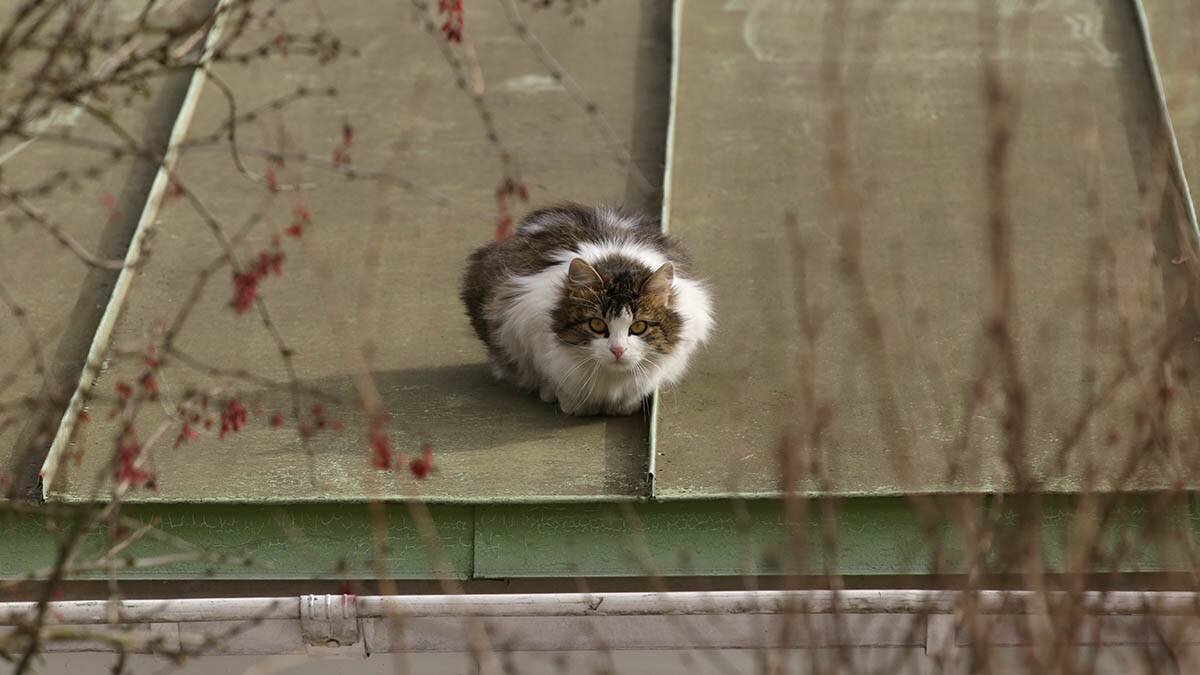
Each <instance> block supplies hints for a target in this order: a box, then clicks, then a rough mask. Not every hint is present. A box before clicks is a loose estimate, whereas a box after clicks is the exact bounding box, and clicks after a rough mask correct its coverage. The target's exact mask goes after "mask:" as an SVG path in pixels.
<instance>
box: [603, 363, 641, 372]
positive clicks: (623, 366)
mask: <svg viewBox="0 0 1200 675" xmlns="http://www.w3.org/2000/svg"><path fill="white" fill-rule="evenodd" d="M636 366H637V364H636V363H634V362H633V361H607V362H605V364H604V367H605V369H607V370H608V371H609V372H610V373H631V372H633V369H634V368H635V367H636Z"/></svg>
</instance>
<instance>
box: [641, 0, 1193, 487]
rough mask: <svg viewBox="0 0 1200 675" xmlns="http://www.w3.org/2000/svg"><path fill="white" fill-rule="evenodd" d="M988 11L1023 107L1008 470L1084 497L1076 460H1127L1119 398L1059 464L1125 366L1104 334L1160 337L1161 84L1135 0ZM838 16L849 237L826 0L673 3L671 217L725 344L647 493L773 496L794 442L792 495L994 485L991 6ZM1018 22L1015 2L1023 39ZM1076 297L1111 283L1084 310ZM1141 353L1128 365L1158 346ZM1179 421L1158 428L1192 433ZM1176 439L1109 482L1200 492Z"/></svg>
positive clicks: (1130, 428)
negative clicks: (834, 126) (1152, 169)
mask: <svg viewBox="0 0 1200 675" xmlns="http://www.w3.org/2000/svg"><path fill="white" fill-rule="evenodd" d="M999 4H1000V7H999V14H1000V21H1001V23H1000V26H1001V28H1000V34H1001V41H1000V44H1001V48H1000V49H999V50H998V52H997V55H998V57H999V63H1000V69H1001V74H1002V77H1003V78H1004V81H1005V82H1007V83H1009V84H1011V85H1012V89H1011V90H1010V92H1009V95H1011V96H1012V97H1013V99H1014V100H1015V101H1016V102H1017V104H1018V105H1019V115H1018V116H1015V117H1014V119H1015V125H1014V128H1013V130H1012V131H1013V135H1012V136H1011V139H1010V143H1009V145H1008V146H1007V147H1008V150H1009V155H1008V163H1007V197H1006V201H1005V203H1006V204H1007V205H1008V210H1009V217H1010V222H1011V224H1012V255H1011V256H1010V257H1009V258H1008V260H1010V261H1011V268H1012V285H1013V293H1014V297H1015V298H1016V303H1015V307H1014V310H1013V314H1012V324H1011V325H1012V326H1013V337H1014V342H1015V351H1016V354H1017V358H1018V360H1019V369H1020V373H1021V378H1022V381H1023V383H1024V385H1025V387H1026V389H1027V393H1028V401H1027V403H1028V410H1029V415H1028V416H1027V417H1026V418H1025V419H1026V421H1027V422H1028V424H1027V427H1026V428H1027V433H1028V435H1027V443H1025V444H1024V446H1023V447H1024V450H1025V453H1026V456H1025V468H1026V470H1027V471H1029V472H1030V474H1031V475H1034V476H1038V477H1040V478H1042V479H1043V480H1044V482H1043V485H1044V486H1045V487H1046V488H1047V489H1049V490H1054V491H1058V490H1062V491H1071V490H1076V489H1078V488H1079V487H1080V477H1081V476H1082V475H1084V474H1085V472H1086V471H1087V470H1089V469H1095V470H1096V476H1097V479H1096V480H1097V482H1096V483H1095V485H1096V486H1106V485H1111V481H1112V480H1113V477H1114V475H1116V474H1117V473H1118V472H1119V471H1120V468H1121V466H1122V462H1120V461H1116V460H1118V459H1123V458H1125V457H1126V456H1127V455H1129V453H1130V452H1131V451H1132V448H1133V444H1134V438H1135V436H1136V432H1135V414H1134V411H1135V408H1137V407H1138V406H1139V405H1140V402H1139V398H1140V397H1141V396H1143V388H1142V387H1143V385H1142V384H1141V383H1139V382H1138V381H1136V380H1132V381H1125V382H1123V383H1122V384H1121V385H1120V386H1117V387H1116V388H1115V393H1114V394H1113V396H1112V398H1111V399H1110V400H1108V401H1106V402H1105V403H1103V404H1101V407H1100V409H1099V410H1098V411H1097V414H1096V415H1095V416H1094V417H1093V418H1092V421H1091V422H1090V423H1088V424H1085V425H1083V426H1082V428H1080V429H1079V432H1080V433H1079V436H1078V443H1077V444H1076V446H1075V447H1074V448H1073V449H1072V451H1071V452H1070V453H1068V454H1067V455H1066V461H1065V462H1064V464H1063V465H1062V466H1060V465H1059V464H1058V459H1059V457H1058V447H1059V445H1060V444H1061V443H1062V442H1063V439H1065V438H1067V437H1069V436H1070V435H1071V430H1072V427H1073V423H1074V420H1075V419H1076V418H1077V417H1079V416H1080V415H1081V414H1082V411H1084V410H1085V409H1087V407H1088V403H1087V402H1088V400H1089V398H1090V397H1092V396H1093V395H1094V394H1095V392H1096V391H1098V389H1099V387H1100V384H1098V383H1105V382H1109V381H1110V380H1112V379H1113V378H1114V377H1116V376H1117V374H1118V373H1120V372H1121V370H1122V368H1123V367H1124V366H1122V365H1121V363H1120V358H1119V356H1118V355H1119V353H1120V348H1119V344H1120V340H1121V331H1122V330H1124V329H1123V328H1122V326H1123V325H1128V326H1129V327H1130V328H1129V338H1130V339H1131V341H1132V343H1133V344H1153V342H1152V340H1153V339H1154V337H1155V336H1158V335H1161V334H1162V332H1163V331H1164V328H1165V325H1166V322H1167V319H1166V313H1165V312H1164V310H1163V304H1164V303H1163V302H1162V291H1161V282H1160V274H1159V270H1158V269H1157V266H1156V263H1155V262H1154V259H1153V257H1154V255H1155V243H1156V242H1155V240H1154V238H1153V237H1152V232H1150V231H1149V230H1148V229H1147V228H1146V227H1144V226H1142V225H1140V224H1139V215H1140V208H1141V205H1142V199H1141V197H1140V193H1139V185H1140V184H1141V183H1142V182H1143V181H1145V180H1147V174H1148V173H1149V171H1148V167H1147V161H1148V155H1149V150H1148V148H1149V146H1150V141H1149V139H1150V138H1151V137H1152V133H1151V131H1150V130H1149V126H1150V125H1151V124H1152V122H1153V119H1154V116H1153V108H1152V106H1153V96H1152V93H1151V89H1150V85H1151V83H1150V81H1149V78H1148V77H1146V70H1145V61H1144V59H1143V57H1142V52H1141V51H1140V49H1141V48H1140V44H1139V42H1138V39H1137V29H1136V24H1135V22H1134V21H1133V14H1132V11H1131V10H1130V8H1129V6H1128V5H1127V3H1094V2H1090V1H1084V0H1061V1H1058V2H1050V3H1038V4H1037V5H1030V6H1026V5H1021V4H1020V3H999ZM839 6H842V7H848V9H847V10H846V11H847V13H848V15H847V21H848V24H849V26H850V28H849V29H848V32H847V34H846V35H847V37H846V40H845V42H844V45H843V47H844V53H841V54H838V55H837V56H836V59H837V61H836V63H835V65H834V66H833V68H834V70H835V72H836V73H837V77H839V78H840V79H841V80H842V81H843V83H844V91H845V97H846V121H847V126H848V129H849V132H848V135H849V145H848V147H847V152H846V154H845V156H846V159H847V161H848V162H849V164H850V166H851V167H852V169H853V176H852V178H851V179H850V180H849V181H840V180H839V182H838V185H839V186H842V187H845V188H847V190H848V191H849V192H850V193H851V194H852V197H851V199H850V203H852V204H853V205H854V207H855V208H856V209H857V211H858V214H859V216H860V218H859V221H858V225H857V227H854V226H852V225H849V224H848V223H850V222H851V221H847V220H844V219H843V216H844V215H845V211H844V210H842V209H839V208H837V207H836V206H835V204H834V201H833V194H834V190H833V188H834V187H835V186H834V183H833V179H831V177H830V173H829V166H830V158H831V151H836V150H837V148H838V147H840V146H839V145H838V144H834V143H833V139H832V137H831V136H830V134H829V129H830V114H829V111H830V104H831V102H832V101H833V100H834V97H832V96H831V95H830V92H829V90H827V89H826V88H825V86H824V85H823V84H822V82H823V79H822V78H823V77H824V75H823V70H822V65H823V62H824V59H825V56H824V54H825V51H826V50H825V46H826V45H827V44H828V39H826V37H825V34H826V32H827V31H828V30H829V27H830V25H831V24H830V18H829V14H828V12H829V11H831V10H830V9H829V8H830V7H831V5H830V4H829V3H783V2H749V1H747V2H740V3H717V2H685V3H684V5H683V11H682V16H681V27H680V31H681V36H680V39H681V41H682V42H681V44H680V47H679V49H680V62H679V64H678V68H679V76H678V77H679V81H678V98H677V101H676V107H675V110H674V114H675V122H676V126H675V128H674V133H675V136H674V145H673V152H672V157H671V169H670V176H671V186H670V191H669V195H670V200H669V204H668V208H669V211H670V214H671V220H670V223H671V225H670V227H671V231H672V233H673V234H675V235H678V236H681V237H683V238H684V239H685V240H686V241H688V242H689V243H690V244H691V248H692V250H693V252H694V253H695V257H696V258H697V261H698V266H699V268H700V269H701V270H703V271H704V272H706V273H707V274H708V275H709V276H710V278H711V281H712V286H713V289H714V291H715V295H716V301H717V303H716V304H717V310H718V318H719V329H718V333H717V337H716V340H715V342H714V344H713V346H712V347H711V348H710V349H709V350H707V352H705V353H704V354H702V355H701V357H700V358H699V359H698V360H697V363H696V367H695V369H694V372H693V374H692V376H691V377H690V378H689V379H688V380H686V381H685V382H684V383H683V384H682V386H680V387H679V388H678V389H677V390H675V391H667V392H664V395H663V398H662V401H661V404H660V419H659V433H658V436H657V438H656V444H657V455H658V456H657V468H656V495H657V496H658V497H659V498H661V499H668V498H696V497H700V496H704V495H713V494H730V493H736V492H741V493H753V494H775V493H778V491H779V490H780V476H781V470H780V466H779V463H778V461H777V458H778V456H779V449H780V447H782V446H783V445H784V439H785V438H788V439H790V443H791V445H790V446H789V447H791V448H793V449H796V450H795V453H796V454H795V460H796V465H795V478H796V486H797V487H798V488H799V489H801V490H804V491H809V492H825V493H829V492H832V493H835V494H842V495H877V494H897V493H912V492H957V491H968V492H973V491H984V492H986V491H992V490H997V489H1003V488H1005V487H1007V486H1010V485H1011V478H1012V472H1011V471H1010V468H1009V467H1008V466H1006V465H1005V460H1004V459H1003V458H1004V444H1005V440H1006V435H1005V432H1004V431H1003V428H1002V427H1003V420H1002V417H1003V408H1004V405H1003V400H1002V393H1001V387H1000V385H999V380H998V376H997V375H996V374H997V373H998V372H999V371H998V370H997V368H993V369H992V372H991V375H992V377H990V378H989V379H987V382H986V384H984V385H981V386H976V384H975V383H976V382H977V381H979V380H980V379H981V378H982V375H981V373H982V371H983V368H982V364H983V363H984V361H985V360H987V359H988V355H989V353H991V352H989V349H991V347H989V344H992V343H991V342H989V338H988V336H987V332H986V328H987V326H988V320H989V317H991V316H994V307H995V301H994V297H995V295H994V293H993V288H994V283H993V282H994V278H995V277H994V275H993V273H992V272H991V271H990V270H991V269H992V267H991V263H990V259H989V251H990V245H991V244H990V235H989V232H990V230H989V229H988V222H989V210H988V206H987V203H988V198H987V195H988V179H987V175H986V171H985V168H986V157H987V143H988V132H987V129H988V126H987V118H986V114H985V113H986V105H985V96H984V94H985V91H984V89H985V88H984V79H983V73H984V59H983V55H984V54H985V50H984V48H983V46H982V45H983V42H982V39H981V36H980V28H979V27H980V20H979V16H978V14H977V12H978V11H979V8H980V7H982V5H978V4H975V3H948V2H940V1H933V0H930V1H924V2H908V3H900V4H896V3H885V2H880V3H868V5H866V6H862V5H854V6H849V5H839ZM1022 7H1032V8H1033V9H1032V13H1031V14H1030V15H1029V17H1028V33H1027V35H1026V36H1025V37H1020V35H1019V34H1016V33H1015V31H1017V27H1018V26H1019V25H1020V23H1021V21H1020V20H1018V19H1019V18H1020V17H1019V14H1020V13H1021V12H1022V11H1024V10H1022ZM1026 44H1027V45H1028V46H1027V47H1026V46H1025V45H1026ZM930 45H936V47H934V48H931V47H930ZM1021 63H1026V64H1027V65H1026V67H1025V70H1024V76H1023V79H1022V80H1021V81H1020V82H1019V84H1015V83H1014V82H1015V75H1014V73H1015V72H1016V69H1017V67H1018V66H1019V65H1020V64H1021ZM1093 191H1094V194H1095V195H1096V196H1097V198H1096V199H1095V200H1092V198H1091V197H1089V195H1090V194H1093ZM1147 201H1148V202H1153V204H1152V206H1153V207H1155V208H1157V206H1158V203H1159V202H1160V201H1161V198H1160V197H1159V196H1158V195H1152V196H1150V197H1148V198H1147ZM789 213H790V214H792V217H794V221H795V225H794V227H792V226H789V225H788V224H787V223H788V217H787V216H786V215H785V214H789ZM1156 227H1161V228H1166V227H1171V228H1173V227H1174V226H1173V224H1172V225H1169V226H1168V225H1158V224H1156ZM1151 229H1153V228H1151ZM848 232H850V233H857V236H852V235H848V234H847V233H848ZM1172 236H1173V235H1172ZM856 242H857V243H856ZM855 251H857V252H858V255H857V256H856V255H854V252H855ZM1158 257H1159V260H1166V259H1170V257H1171V256H1170V255H1169V254H1168V252H1166V251H1164V250H1163V249H1162V248H1160V249H1159V251H1158ZM855 270H857V273H856V272H855ZM1089 286H1090V287H1091V288H1097V289H1099V291H1100V293H1101V298H1102V300H1101V301H1100V302H1099V303H1097V305H1098V306H1096V307H1094V308H1093V307H1089V305H1088V303H1087V302H1086V301H1085V295H1086V293H1087V290H1086V289H1088V288H1089ZM1114 298H1115V299H1116V300H1115V301H1114V300H1113V299H1114ZM1089 318H1094V320H1095V326H1096V329H1095V331H1096V332H1095V333H1094V335H1095V338H1094V339H1093V338H1091V337H1089V335H1092V334H1093V333H1090V332H1089V331H1091V330H1092V329H1091V328H1089V326H1088V321H1089ZM876 330H877V331H878V332H877V333H876ZM876 334H878V335H879V336H880V337H879V338H876V337H874V336H875V335H876ZM1135 351H1136V352H1137V353H1138V356H1137V357H1135V360H1136V361H1137V367H1138V368H1146V367H1147V366H1148V365H1149V363H1150V362H1151V361H1152V359H1153V357H1152V354H1151V352H1152V349H1149V348H1137V349H1135ZM1093 368H1094V370H1093ZM975 392H979V394H980V395H981V399H980V401H979V404H978V405H977V406H974V407H972V406H969V405H968V402H969V400H970V398H971V397H972V396H974V395H975ZM1190 405H1192V403H1191V402H1189V401H1182V402H1180V403H1179V405H1178V407H1177V408H1176V410H1177V411H1178V412H1179V415H1178V417H1179V419H1178V420H1173V421H1177V422H1179V423H1180V424H1179V425H1178V426H1179V428H1180V429H1181V433H1180V434H1179V435H1178V438H1179V439H1180V442H1181V443H1183V444H1187V443H1188V442H1189V440H1188V439H1191V438H1192V437H1193V434H1192V433H1191V431H1190V430H1189V429H1190V427H1188V422H1187V420H1186V418H1187V417H1188V413H1187V412H1186V410H1187V409H1188V407H1189V406H1190ZM813 438H819V442H817V443H813V442H812V439H813ZM1194 447H1195V446H1194V445H1186V447H1185V446H1182V445H1181V449H1180V451H1179V455H1181V456H1182V457H1181V458H1171V457H1167V456H1166V455H1168V454H1170V453H1162V454H1160V455H1157V456H1155V457H1154V458H1153V459H1151V460H1150V461H1148V462H1146V463H1145V464H1146V466H1144V467H1143V470H1141V471H1138V472H1136V473H1135V475H1134V476H1133V478H1132V479H1131V480H1129V481H1127V482H1125V483H1124V485H1123V487H1137V486H1140V487H1153V486H1156V485H1157V486H1161V485H1163V484H1164V483H1163V481H1164V477H1166V478H1169V479H1170V480H1174V479H1175V478H1177V477H1183V478H1184V479H1185V480H1189V481H1191V480H1194V479H1195V478H1196V476H1197V475H1200V474H1198V473H1197V470H1196V469H1197V467H1196V463H1195V456H1196V453H1195V451H1194ZM1135 452H1136V451H1135ZM1143 456H1144V455H1143Z"/></svg>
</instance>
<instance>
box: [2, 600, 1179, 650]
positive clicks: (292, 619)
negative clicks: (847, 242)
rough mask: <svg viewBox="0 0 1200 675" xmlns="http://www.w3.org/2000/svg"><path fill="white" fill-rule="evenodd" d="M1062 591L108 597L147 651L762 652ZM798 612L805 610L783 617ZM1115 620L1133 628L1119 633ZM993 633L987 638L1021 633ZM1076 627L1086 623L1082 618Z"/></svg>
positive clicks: (1136, 612)
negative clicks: (471, 622) (223, 640)
mask: <svg viewBox="0 0 1200 675" xmlns="http://www.w3.org/2000/svg"><path fill="white" fill-rule="evenodd" d="M1070 601H1071V600H1070V598H1069V596H1067V595H1065V594H1062V593H1050V594H1038V593H1031V592H1026V591H981V592H978V593H974V594H966V593H962V592H958V591H908V590H878V591H843V592H839V593H833V592H829V591H754V592H751V591H722V592H674V593H596V594H580V593H545V594H513V595H460V596H432V595H393V596H342V595H306V596H300V597H274V598H204V599H190V598H188V599H163V600H125V601H121V602H120V603H117V606H116V614H115V616H117V617H119V620H120V625H121V626H122V629H123V630H131V631H132V632H133V633H135V634H136V633H137V631H139V630H142V631H143V634H144V635H153V636H156V640H157V642H155V641H153V640H146V639H145V638H143V643H146V644H149V645H150V646H148V647H146V648H145V650H147V651H153V650H154V648H155V647H157V648H158V649H162V648H163V645H164V644H168V645H169V644H174V645H179V644H203V636H204V635H205V634H224V632H227V631H229V629H230V628H231V627H233V626H237V625H242V626H244V629H243V630H240V631H238V632H237V637H235V638H233V639H231V640H230V641H228V643H227V644H223V645H221V646H220V647H216V648H214V650H213V651H212V653H225V654H287V653H305V652H307V653H309V654H326V653H330V652H333V653H338V654H346V653H352V654H369V653H388V652H399V651H433V652H465V651H467V644H466V641H465V638H464V632H463V625H464V619H465V618H467V617H473V618H474V619H475V620H480V621H483V622H484V623H485V624H487V625H488V626H489V634H492V635H503V636H505V639H504V642H503V647H504V649H506V650H509V649H513V650H518V649H519V650H554V651H559V650H562V651H571V650H598V649H605V650H618V649H693V648H703V649H714V648H716V649H722V648H743V649H744V648H769V647H777V646H778V644H779V636H780V635H781V634H783V633H781V632H780V631H781V629H783V630H784V631H789V630H790V631H791V633H792V638H790V639H789V643H788V644H789V646H791V647H805V646H816V645H818V644H819V645H826V646H827V645H828V644H833V643H832V642H828V640H836V644H849V645H853V646H864V647H866V646H904V645H907V646H923V647H925V648H927V649H929V650H934V649H935V648H937V647H938V645H941V648H943V649H944V648H945V645H946V644H950V645H954V644H962V641H961V636H959V635H958V630H957V623H956V622H957V621H958V619H957V617H956V615H957V614H958V613H960V612H962V610H963V609H964V607H966V606H967V605H968V604H969V605H971V606H973V607H974V608H975V609H974V610H973V611H974V613H975V615H977V616H979V615H989V616H992V617H995V619H994V620H995V621H997V622H999V621H1001V620H1011V621H1015V622H1023V623H1026V624H1028V623H1033V624H1036V625H1041V624H1044V623H1045V621H1046V616H1047V615H1046V608H1047V606H1048V605H1051V606H1054V605H1058V604H1060V603H1066V602H1070ZM1074 602H1075V603H1077V605H1076V606H1078V607H1080V608H1082V609H1084V610H1085V611H1084V612H1083V614H1086V615H1088V617H1089V618H1088V619H1087V620H1085V621H1084V622H1083V623H1086V621H1095V622H1103V625H1104V627H1105V632H1104V635H1106V636H1108V638H1107V639H1110V640H1112V641H1113V643H1114V644H1116V643H1119V644H1131V640H1132V643H1137V642H1139V641H1143V642H1144V641H1150V642H1153V641H1155V640H1159V641H1161V639H1162V638H1161V634H1162V633H1163V631H1147V630H1145V627H1146V625H1147V623H1148V622H1154V623H1155V624H1156V625H1157V624H1159V623H1162V622H1172V621H1174V622H1178V621H1179V620H1180V619H1181V618H1182V619H1184V620H1190V621H1194V620H1195V617H1198V616H1200V595H1198V594H1197V593H1191V592H1131V591H1129V592H1112V593H1097V592H1089V593H1085V594H1083V595H1082V596H1080V597H1079V598H1076V599H1075V600H1074ZM112 610H113V606H112V604H111V603H109V602H108V601H104V600H82V601H69V602H54V603H51V604H50V611H49V612H48V613H47V615H48V616H51V617H53V623H52V626H53V627H56V628H59V627H63V626H76V627H81V628H87V627H90V628H91V629H92V630H96V631H100V630H104V629H106V627H107V626H109V621H110V619H109V617H110V616H112V615H113V614H112V613H111V612H112ZM36 614H37V605H36V603H32V602H9V603H0V643H3V641H4V637H5V634H6V632H9V633H11V631H13V630H18V629H17V628H16V627H19V626H23V625H28V622H29V621H31V620H32V619H33V617H35V616H36ZM799 615H804V616H805V617H806V618H805V619H804V620H800V621H797V620H794V619H790V618H789V617H794V616H799ZM915 621H920V622H924V624H925V625H924V627H923V629H922V630H916V631H914V630H912V626H913V625H914V624H913V622H915ZM1114 626H1115V627H1117V628H1120V627H1122V626H1123V627H1125V628H1126V629H1128V630H1127V631H1125V632H1122V631H1119V630H1118V631H1114ZM4 627H13V628H7V629H6V628H4ZM401 628H402V632H401V631H400V630H399V629H401ZM993 632H994V633H995V635H997V636H999V637H997V638H996V639H1009V638H1004V637H1003V635H1018V634H1020V631H1016V632H1014V631H1011V630H1010V631H1008V633H1004V631H993ZM1049 634H1051V635H1053V634H1055V631H1050V633H1049ZM1077 634H1078V635H1080V636H1086V635H1089V631H1087V630H1084V629H1082V628H1081V629H1080V630H1079V631H1078V633H1077ZM1130 635H1133V637H1132V638H1131V637H1130ZM1139 636H1140V637H1139ZM1156 636H1157V637H1156ZM956 638H958V639H956ZM1011 639H1015V638H1011ZM935 642H936V643H937V644H934V643H935ZM497 648H499V647H497ZM48 649H49V650H51V651H55V650H57V651H111V648H110V647H109V646H107V645H105V644H103V643H99V642H79V641H76V642H73V643H69V644H66V645H54V644H51V645H48Z"/></svg>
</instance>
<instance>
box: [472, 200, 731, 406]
mask: <svg viewBox="0 0 1200 675" xmlns="http://www.w3.org/2000/svg"><path fill="white" fill-rule="evenodd" d="M687 267H688V260H687V256H686V254H684V252H683V250H682V249H681V248H680V246H679V244H677V243H676V242H675V241H674V240H672V239H670V238H669V237H667V236H666V235H665V234H663V233H662V232H661V231H660V229H659V224H658V222H657V221H656V220H652V219H649V218H646V217H644V216H641V215H638V214H635V213H631V212H626V211H621V210H615V209H609V208H604V207H599V208H589V207H585V206H580V205H578V204H564V205H560V206H554V207H550V208H545V209H541V210H538V211H534V212H533V213H530V214H529V215H528V216H526V217H525V218H524V219H523V220H522V221H521V223H520V225H518V227H517V231H516V232H515V233H514V234H513V236H511V237H509V238H507V239H505V240H503V241H497V242H492V243H489V244H487V245H485V246H482V247H480V248H479V249H478V250H476V251H475V252H474V253H473V254H471V257H470V260H469V262H468V266H467V272H466V275H465V278H464V280H463V289H462V300H463V304H465V305H466V308H467V315H468V316H470V318H471V326H472V327H474V329H475V333H476V334H477V335H479V339H481V340H483V342H484V344H486V345H487V349H488V356H489V360H490V361H491V364H492V372H493V373H494V374H495V375H496V377H497V378H499V379H507V380H510V381H511V382H513V383H514V384H516V385H517V386H518V387H521V388H522V389H525V390H527V391H537V392H538V394H539V396H540V397H541V399H542V400H543V401H546V402H547V403H552V402H554V401H557V402H558V405H559V407H560V408H561V409H562V411H563V412H565V413H567V414H569V415H597V414H609V415H629V414H632V413H634V412H636V411H637V410H639V409H640V408H641V403H642V399H643V398H645V397H646V396H647V395H648V394H649V393H650V392H652V391H653V390H654V388H655V387H658V386H664V385H669V384H672V383H675V382H677V381H679V379H680V378H681V377H683V374H684V371H685V370H686V369H687V364H688V360H689V359H690V358H691V356H692V353H693V352H694V351H695V350H696V347H698V346H700V345H701V344H703V343H704V342H706V341H707V340H708V336H709V333H710V332H711V330H712V326H713V316H712V300H711V298H710V297H709V293H708V290H707V289H705V287H704V286H703V285H702V284H701V283H700V282H698V281H696V280H695V279H693V278H691V277H689V276H688V273H687Z"/></svg>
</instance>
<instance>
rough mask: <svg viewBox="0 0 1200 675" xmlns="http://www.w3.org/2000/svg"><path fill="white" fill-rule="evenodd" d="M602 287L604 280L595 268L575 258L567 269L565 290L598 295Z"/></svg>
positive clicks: (581, 259)
mask: <svg viewBox="0 0 1200 675" xmlns="http://www.w3.org/2000/svg"><path fill="white" fill-rule="evenodd" d="M603 287H604V279H603V278H601V276H600V273H599V272H597V271H596V268H595V267H592V266H591V265H589V264H588V261H586V260H584V259H583V258H575V259H574V260H572V261H571V265H570V267H568V268H567V288H568V289H569V290H571V291H585V292H592V293H599V292H600V289H602V288H603Z"/></svg>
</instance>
